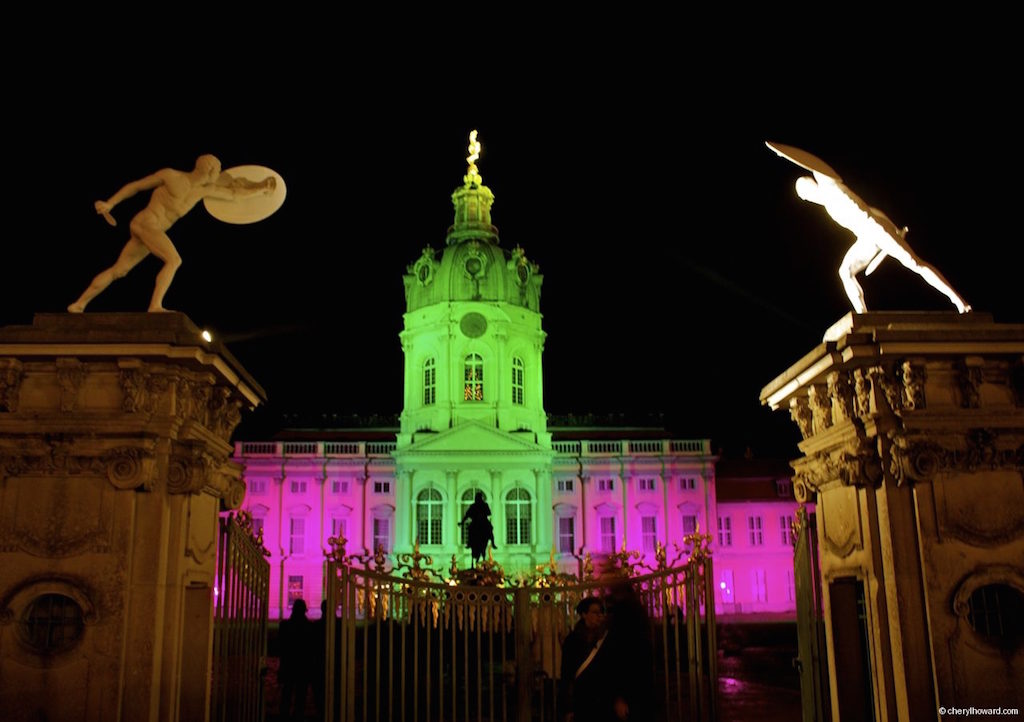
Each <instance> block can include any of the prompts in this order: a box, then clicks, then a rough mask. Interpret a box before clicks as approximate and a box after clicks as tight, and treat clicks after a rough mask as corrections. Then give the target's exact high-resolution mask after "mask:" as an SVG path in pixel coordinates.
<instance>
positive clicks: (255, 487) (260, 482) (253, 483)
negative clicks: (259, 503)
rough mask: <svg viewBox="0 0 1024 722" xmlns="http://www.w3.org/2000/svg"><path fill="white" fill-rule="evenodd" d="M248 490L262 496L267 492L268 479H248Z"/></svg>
mask: <svg viewBox="0 0 1024 722" xmlns="http://www.w3.org/2000/svg"><path fill="white" fill-rule="evenodd" d="M246 490H247V491H248V492H249V493H250V494H255V495H256V496H262V495H263V494H266V493H267V480H266V479H249V480H248V481H246Z"/></svg>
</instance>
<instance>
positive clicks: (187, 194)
mask: <svg viewBox="0 0 1024 722" xmlns="http://www.w3.org/2000/svg"><path fill="white" fill-rule="evenodd" d="M249 167H252V166H249ZM147 190H152V191H153V194H152V195H151V196H150V198H149V204H148V205H147V206H146V207H145V208H143V209H142V210H141V211H139V212H138V213H137V214H136V215H135V217H134V218H132V220H131V223H130V224H129V225H128V228H129V231H130V233H131V236H130V237H129V238H128V242H127V243H126V244H125V246H124V248H123V249H122V250H121V255H120V256H118V259H117V261H116V262H115V263H114V265H113V266H111V267H110V268H108V269H106V270H104V271H101V272H100V274H99V275H97V276H96V278H94V279H93V281H92V283H91V284H89V287H88V288H86V289H85V291H84V292H83V293H82V295H81V296H79V298H78V300H77V301H75V302H74V303H72V304H71V305H70V306H68V311H69V312H70V313H81V312H82V311H84V310H85V307H86V305H88V303H89V302H90V301H92V300H93V299H94V298H96V296H98V295H99V294H100V293H102V292H103V291H104V290H105V289H106V288H107V286H109V285H110V284H111V283H113V281H114V280H115V279H118V278H122V277H123V276H125V275H126V274H127V273H128V272H129V271H130V270H132V269H133V268H135V266H136V265H138V263H139V261H141V260H142V259H143V258H145V257H146V256H148V255H149V254H150V253H152V254H153V255H154V256H156V257H157V258H159V259H160V260H161V261H163V262H164V266H163V268H161V269H160V272H159V273H157V276H156V283H155V285H154V288H153V297H152V299H151V300H150V303H149V310H150V311H165V310H166V309H165V308H164V306H163V300H164V295H165V294H166V293H167V289H168V288H169V287H170V285H171V281H172V280H173V279H174V274H175V272H176V271H177V270H178V267H179V266H180V265H181V256H179V255H178V251H177V249H176V248H175V247H174V244H173V243H171V239H170V238H169V237H168V236H167V231H168V230H169V229H170V228H171V226H173V225H174V224H175V222H176V221H177V220H178V219H179V218H181V217H182V216H183V215H185V214H186V213H188V212H189V211H190V210H192V208H193V207H194V206H195V205H196V203H198V202H199V201H201V200H202V201H205V200H206V199H215V200H216V199H219V200H224V201H237V200H239V199H242V198H248V197H251V196H256V195H264V196H270V195H273V194H274V193H275V191H276V190H278V183H277V177H276V175H274V174H273V173H271V174H270V175H268V176H267V177H265V178H263V179H262V180H260V181H258V182H255V181H252V180H249V179H247V178H244V177H236V176H233V175H231V173H230V172H222V171H221V166H220V161H219V160H217V158H216V157H214V156H212V155H201V156H199V158H198V159H197V160H196V165H195V168H194V169H193V170H192V171H190V172H185V171H179V170H174V169H172V168H164V169H162V170H158V171H157V172H156V173H153V174H152V175H149V176H146V177H145V178H142V179H140V180H137V181H132V182H131V183H128V184H127V185H125V186H124V187H123V188H121V190H119V191H118V192H117V193H115V194H114V195H112V196H111V197H110V198H108V199H107V200H105V201H96V204H95V207H96V213H98V214H99V215H101V216H103V218H104V219H105V220H106V221H107V223H109V224H110V225H112V226H116V225H117V221H115V220H114V217H113V215H111V211H112V210H113V209H114V207H115V206H116V205H117V204H118V203H120V202H121V201H123V200H125V199H126V198H131V197H132V196H134V195H135V194H136V193H138V192H140V191H147ZM283 192H284V187H283V184H281V188H280V194H279V195H280V196H281V197H280V198H279V199H278V200H280V201H283V200H284V198H283ZM279 205H280V203H277V204H276V205H273V208H272V209H271V210H270V213H272V212H273V211H274V210H277V206H279ZM207 208H208V209H211V206H210V205H209V204H208V205H207ZM211 211H212V209H211ZM266 215H269V213H266V214H265V215H261V216H259V217H255V218H252V219H250V220H248V221H246V220H232V221H231V222H251V221H254V220H260V219H261V218H263V217H265V216H266ZM222 220H229V219H226V218H222Z"/></svg>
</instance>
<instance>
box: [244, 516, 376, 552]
mask: <svg viewBox="0 0 1024 722" xmlns="http://www.w3.org/2000/svg"><path fill="white" fill-rule="evenodd" d="M264 521H265V520H264V519H263V517H253V520H252V525H253V531H254V532H256V533H257V534H261V533H263V530H264V526H263V524H264ZM331 536H332V537H344V538H346V539H347V538H348V519H345V518H341V517H336V518H334V519H331ZM372 543H373V548H374V549H376V548H377V546H378V545H380V546H383V547H384V551H391V518H390V517H374V518H373V539H372ZM317 551H319V550H317ZM305 553H306V518H305V517H301V516H293V517H292V518H291V519H289V520H288V555H289V556H302V555H303V554H305Z"/></svg>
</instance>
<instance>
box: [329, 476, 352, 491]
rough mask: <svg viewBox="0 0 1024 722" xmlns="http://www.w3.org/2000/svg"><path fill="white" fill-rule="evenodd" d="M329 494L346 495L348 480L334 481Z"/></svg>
mask: <svg viewBox="0 0 1024 722" xmlns="http://www.w3.org/2000/svg"><path fill="white" fill-rule="evenodd" d="M331 493H332V494H347V493H348V480H347V479H346V480H345V481H342V480H341V479H335V480H334V481H332V482H331Z"/></svg>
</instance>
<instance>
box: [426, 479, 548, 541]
mask: <svg viewBox="0 0 1024 722" xmlns="http://www.w3.org/2000/svg"><path fill="white" fill-rule="evenodd" d="M478 493H479V494H481V495H482V497H483V500H484V502H485V503H486V501H487V494H486V492H484V491H483V490H482V489H466V490H465V491H464V492H462V497H461V498H460V502H461V506H462V511H461V515H460V517H461V518H465V516H466V511H467V510H468V509H469V507H470V506H471V505H472V504H473V501H474V500H475V499H476V495H477V494H478ZM531 501H532V500H531V498H530V492H528V491H527V490H526V489H522V488H519V487H516V488H515V489H512V490H511V491H509V492H508V494H506V495H505V543H506V544H529V543H530V528H531V526H532V523H531V522H532V520H533V507H532V505H531ZM468 534H469V525H468V524H464V525H463V526H462V540H461V541H462V544H463V545H466V544H468V543H469V538H468ZM416 538H417V539H419V542H420V544H444V499H443V498H442V496H441V492H439V491H438V490H437V489H424V490H423V491H421V492H420V493H419V494H418V495H417V496H416Z"/></svg>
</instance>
